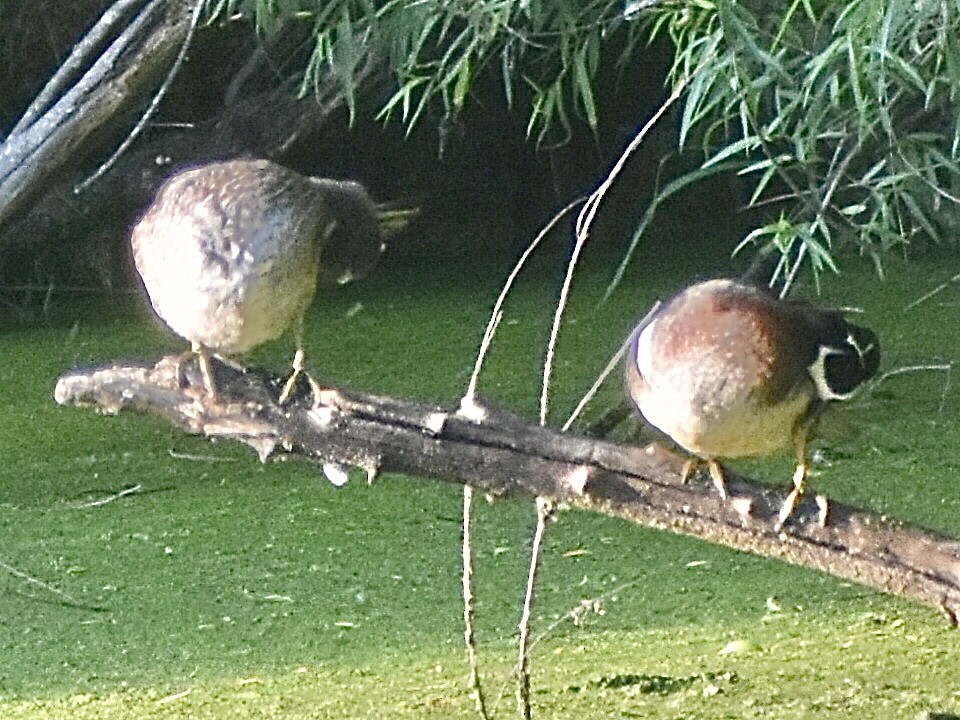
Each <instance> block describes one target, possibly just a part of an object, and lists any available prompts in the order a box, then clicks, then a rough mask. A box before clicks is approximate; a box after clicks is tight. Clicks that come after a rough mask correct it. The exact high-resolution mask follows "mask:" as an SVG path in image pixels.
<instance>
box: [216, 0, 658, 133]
mask: <svg viewBox="0 0 960 720" xmlns="http://www.w3.org/2000/svg"><path fill="white" fill-rule="evenodd" d="M208 9H209V12H210V14H211V16H212V17H223V16H230V15H234V14H237V13H239V14H247V15H253V16H254V17H255V18H256V23H257V27H258V28H259V29H261V30H262V31H264V32H270V31H271V30H273V29H275V28H277V27H279V26H280V25H281V23H282V20H283V18H289V17H292V16H298V17H299V18H300V19H305V18H309V19H310V21H311V22H313V25H314V37H315V45H314V52H313V56H312V58H311V59H310V62H309V65H308V67H307V69H306V72H305V73H304V75H303V81H302V86H301V90H302V91H303V92H309V90H310V88H311V87H313V86H314V85H315V84H317V83H318V81H319V79H320V78H322V77H323V76H324V75H326V74H329V73H332V74H333V75H334V76H335V77H337V78H338V79H339V80H340V82H341V85H342V87H343V89H344V90H345V94H346V96H347V98H348V100H347V101H348V104H349V105H350V107H351V110H353V109H354V107H355V102H356V94H357V90H358V88H357V87H355V86H354V84H353V78H354V77H355V76H356V71H357V69H358V68H359V67H361V66H363V65H364V63H366V62H368V61H371V60H373V61H375V62H380V63H383V64H385V65H386V66H387V67H389V68H390V72H392V73H393V74H394V76H395V78H396V89H395V91H394V92H393V93H392V95H391V96H390V97H389V98H388V99H387V101H386V102H385V103H384V105H383V108H382V109H381V111H380V117H381V119H383V120H388V119H391V118H398V119H400V120H401V121H402V122H404V123H405V124H406V125H407V126H408V127H410V128H412V127H413V126H414V125H415V124H416V123H417V122H418V121H421V120H422V119H423V118H424V116H425V113H426V112H427V110H428V109H430V108H431V107H432V105H433V104H434V103H437V104H439V106H440V107H441V108H442V119H441V124H442V125H448V124H451V123H455V122H456V120H457V117H458V114H459V113H460V111H461V110H462V109H463V107H464V106H465V105H466V103H467V101H468V99H469V96H470V91H471V89H472V87H473V86H474V83H475V81H476V79H477V78H478V77H479V76H480V75H481V74H483V73H485V72H495V73H498V74H499V75H500V77H501V78H502V85H503V92H504V94H505V96H506V98H507V100H508V101H509V102H510V103H513V102H515V100H516V98H517V97H518V96H519V95H521V94H522V95H523V97H524V98H525V100H527V99H528V102H529V108H530V110H529V113H530V114H529V126H528V131H529V134H530V135H531V136H532V137H535V138H536V139H537V141H538V142H541V143H542V142H548V141H549V142H562V141H563V140H564V139H565V138H566V137H567V136H569V133H570V132H571V129H572V124H573V122H574V121H575V118H576V117H577V116H579V118H581V119H582V120H584V121H586V123H587V124H588V125H589V126H590V127H591V128H596V126H597V123H598V122H599V111H598V108H597V100H596V97H595V93H594V80H595V78H596V77H597V75H598V73H599V71H600V64H601V45H602V43H603V42H604V40H605V39H606V38H607V37H608V36H609V35H610V34H611V33H615V32H619V31H620V30H621V29H622V28H623V29H625V31H626V33H627V35H628V37H629V38H630V44H629V45H628V48H629V47H632V43H633V42H635V41H636V39H637V38H639V37H640V34H639V33H638V30H639V27H638V26H636V25H635V24H634V23H629V22H625V17H624V13H623V6H622V2H617V1H615V0H594V1H593V2H586V3H584V2H578V1H577V0H480V1H479V2H475V1H472V0H470V1H468V0H457V1H455V2H447V1H446V0H387V1H386V2H373V1H372V0H329V1H327V0H313V1H310V0H301V1H300V2H296V0H211V1H210V2H209V4H208ZM627 55H629V49H628V50H627V51H625V56H627Z"/></svg>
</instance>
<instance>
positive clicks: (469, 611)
mask: <svg viewBox="0 0 960 720" xmlns="http://www.w3.org/2000/svg"><path fill="white" fill-rule="evenodd" d="M581 202H583V199H582V198H577V199H576V200H574V201H572V202H570V203H568V204H567V206H566V207H564V208H563V209H561V210H560V211H559V212H558V213H556V214H555V215H554V216H553V217H552V218H551V219H550V221H549V222H548V223H547V224H546V225H545V226H544V227H543V229H542V230H540V232H539V233H538V234H537V236H536V237H535V238H534V239H533V241H532V242H530V244H529V245H527V248H526V250H524V251H523V254H522V255H521V256H520V258H519V260H517V262H516V264H515V265H514V266H513V270H511V271H510V274H509V275H508V276H507V279H506V281H505V282H504V284H503V288H501V290H500V295H499V296H498V297H497V301H496V302H495V303H494V306H493V310H492V311H491V313H490V320H489V321H488V322H487V327H486V329H485V330H484V333H483V339H482V340H481V341H480V349H479V351H478V352H477V360H476V362H475V363H474V368H473V372H472V373H471V375H470V382H469V383H468V385H467V391H466V393H465V394H464V396H463V399H461V401H460V407H461V408H470V407H471V406H473V404H474V401H475V397H476V392H477V383H478V382H479V379H480V370H481V369H482V368H483V362H484V360H485V359H486V356H487V352H488V351H489V349H490V345H491V344H492V343H493V337H494V335H495V334H496V332H497V327H498V326H499V325H500V320H501V319H502V318H503V305H504V303H505V302H506V299H507V295H508V294H509V293H510V290H511V288H512V287H513V283H514V282H515V281H516V279H517V276H518V275H519V274H520V271H521V270H522V269H523V266H524V265H525V264H526V262H527V260H529V258H530V256H531V255H532V254H533V252H534V251H535V250H536V249H537V247H538V246H539V245H540V243H541V242H542V241H543V239H544V238H545V237H546V236H547V235H548V234H549V233H550V231H551V230H552V229H553V228H554V226H555V225H556V224H557V223H558V222H559V221H560V219H561V218H563V217H564V216H565V215H566V214H567V213H568V212H570V211H571V210H572V209H573V208H574V207H576V206H577V204H578V203H581ZM472 505H473V491H472V489H471V488H469V487H468V486H466V485H465V486H464V489H463V547H462V552H463V619H464V639H465V641H466V645H467V658H468V660H469V662H470V680H469V684H470V688H471V690H472V691H473V693H474V698H475V700H476V703H477V712H478V713H479V714H480V717H481V718H483V720H487V717H488V716H487V710H486V705H485V702H484V698H483V691H482V687H481V683H480V673H479V664H478V658H477V650H476V641H475V637H474V631H473V619H474V618H473V551H472V548H471V543H470V521H471V520H470V519H471V508H472Z"/></svg>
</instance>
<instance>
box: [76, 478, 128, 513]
mask: <svg viewBox="0 0 960 720" xmlns="http://www.w3.org/2000/svg"><path fill="white" fill-rule="evenodd" d="M142 490H143V485H140V484H139V483H138V484H136V485H132V486H131V487H128V488H124V489H123V490H121V491H120V492H118V493H114V494H113V495H108V496H107V497H105V498H101V499H100V500H92V501H90V502H85V503H82V504H80V505H74V506H73V507H74V508H76V509H77V510H81V509H84V508H93V507H101V506H103V505H106V504H107V503H112V502H113V501H114V500H119V499H120V498H122V497H126V496H127V495H133V494H134V493H138V492H141V491H142Z"/></svg>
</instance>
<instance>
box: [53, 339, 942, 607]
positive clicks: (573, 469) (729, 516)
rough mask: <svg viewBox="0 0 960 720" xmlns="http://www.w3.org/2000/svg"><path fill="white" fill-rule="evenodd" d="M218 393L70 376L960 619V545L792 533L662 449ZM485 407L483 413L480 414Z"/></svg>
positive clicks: (177, 418) (149, 375)
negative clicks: (791, 568)
mask: <svg viewBox="0 0 960 720" xmlns="http://www.w3.org/2000/svg"><path fill="white" fill-rule="evenodd" d="M216 371H217V383H218V387H219V389H220V393H219V398H218V401H217V402H212V401H211V400H210V398H209V397H208V396H207V394H206V391H205V390H204V388H203V385H202V381H201V380H200V379H199V376H198V373H197V371H196V370H195V368H194V367H193V363H191V362H184V363H183V364H182V366H181V367H180V368H179V370H178V358H176V357H167V358H162V359H161V360H160V361H159V362H157V363H156V364H152V363H147V364H142V363H141V364H137V363H131V364H115V365H107V366H104V367H101V368H93V369H85V370H76V371H72V372H69V373H67V374H65V375H64V376H63V377H61V378H60V379H59V381H58V383H57V386H56V391H55V397H56V400H57V402H59V403H60V404H62V405H92V406H94V407H97V408H99V409H100V410H101V411H104V412H107V413H117V412H120V411H136V412H141V413H148V414H153V415H159V416H161V417H164V418H166V419H168V420H169V421H170V422H172V423H174V424H175V425H177V426H179V427H181V428H183V429H184V430H186V431H187V432H190V433H195V434H202V435H206V436H208V437H211V438H225V439H232V440H237V441H240V442H243V443H246V444H247V445H249V446H251V447H252V448H253V449H254V450H256V452H257V453H258V455H259V456H260V458H261V459H262V460H266V459H268V458H269V457H271V456H273V455H276V454H288V455H296V456H301V457H303V458H306V459H309V460H312V461H315V462H317V463H337V464H340V465H349V466H352V467H357V468H361V469H362V470H363V471H364V472H365V473H366V475H367V477H368V478H370V479H373V478H375V477H377V476H378V475H381V474H402V475H405V476H410V477H417V478H425V479H427V478H429V479H433V480H440V481H444V482H452V483H457V484H467V485H470V486H472V487H474V488H477V489H479V490H481V491H483V492H486V493H490V494H493V495H504V494H507V493H521V494H525V495H529V496H532V497H539V498H544V499H546V500H549V501H551V502H553V503H564V504H567V505H570V506H573V507H577V508H580V509H583V510H589V511H594V512H601V513H605V514H608V515H613V516H617V517H621V518H625V519H627V520H629V521H631V522H634V523H636V524H638V525H645V526H649V527H654V528H658V529H662V530H669V531H672V532H676V533H682V534H685V535H691V536H694V537H698V538H701V539H703V540H707V541H709V542H714V543H718V544H721V545H726V546H728V547H732V548H736V549H739V550H746V551H749V552H753V553H756V554H758V555H764V556H767V557H774V558H778V559H781V560H784V561H786V562H789V563H792V564H796V565H802V566H805V567H809V568H814V569H817V570H820V571H823V572H827V573H830V574H832V575H836V576H838V577H842V578H845V579H847V580H852V581H855V582H858V583H861V584H864V585H868V586H871V587H874V588H877V589H880V590H883V591H885V592H888V593H891V594H895V595H901V596H905V597H910V598H913V599H916V600H920V601H921V602H924V603H927V604H930V605H932V606H934V607H937V608H939V609H941V610H942V611H943V612H944V613H945V614H946V615H947V617H948V618H949V619H950V621H951V622H952V623H953V624H956V622H957V618H958V615H960V541H958V540H955V539H949V538H944V537H941V536H938V535H936V534H934V533H931V532H927V531H924V530H922V529H918V528H913V527H909V526H907V525H905V524H903V523H900V522H897V521H895V520H890V519H887V518H881V517H879V516H877V515H873V514H869V513H865V512H861V511H859V510H856V509H854V508H851V507H847V506H844V505H841V504H839V503H833V502H831V503H830V504H829V516H828V520H827V523H826V525H825V526H822V525H821V524H820V523H818V522H817V518H818V514H819V513H820V512H821V510H822V509H821V508H818V507H815V504H814V503H813V502H812V501H810V502H807V503H805V504H802V505H801V506H800V507H799V508H798V511H797V513H796V517H795V522H794V523H793V524H792V525H791V526H790V527H789V528H788V531H787V532H785V533H779V534H778V533H777V532H776V531H774V529H773V528H774V526H775V524H776V521H777V512H778V510H779V508H780V505H781V503H782V502H783V499H784V493H782V492H780V491H776V490H771V489H769V488H765V487H762V486H760V485H759V484H757V483H755V482H750V481H746V480H733V481H731V482H730V486H729V492H730V497H729V498H728V500H727V501H726V502H721V501H720V499H719V498H718V497H717V494H716V493H715V491H713V489H712V488H711V486H709V484H698V483H692V484H683V483H682V482H681V481H680V468H681V465H682V462H683V461H682V459H680V458H677V457H675V456H673V455H672V454H670V453H668V452H666V451H665V450H663V449H662V448H659V447H658V446H649V447H638V446H630V445H620V444H616V443H612V442H608V441H604V440H596V439H592V438H587V437H582V436H578V435H574V434H571V433H566V432H559V431H557V430H554V429H551V428H546V427H541V426H538V425H535V424H531V423H528V422H526V421H525V420H523V419H521V418H518V417H516V416H514V415H511V414H509V413H505V412H502V411H498V410H493V409H489V408H483V407H482V406H478V405H476V404H475V405H474V406H472V408H471V409H470V412H467V413H461V412H458V411H457V409H448V408H441V407H436V406H432V405H425V404H423V403H417V402H412V401H407V400H400V399H395V398H389V397H380V396H375V395H369V394H363V393H358V392H354V391H347V390H339V391H331V392H328V393H327V396H328V401H326V402H325V403H324V404H321V405H319V406H316V407H311V405H310V404H309V403H308V402H307V401H306V400H303V401H295V402H293V403H291V404H290V405H287V406H284V407H280V406H278V405H277V403H276V398H277V395H278V388H277V386H276V383H275V382H273V381H271V380H270V379H269V378H267V377H265V376H263V375H261V374H259V373H257V372H254V371H248V372H241V371H239V370H236V369H234V368H231V367H229V366H226V365H222V364H220V363H217V365H216ZM478 408H479V409H480V412H478Z"/></svg>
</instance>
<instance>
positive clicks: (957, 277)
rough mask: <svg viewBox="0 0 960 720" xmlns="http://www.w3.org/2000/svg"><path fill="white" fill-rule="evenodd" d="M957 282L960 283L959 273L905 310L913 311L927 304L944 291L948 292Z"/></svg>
mask: <svg viewBox="0 0 960 720" xmlns="http://www.w3.org/2000/svg"><path fill="white" fill-rule="evenodd" d="M955 282H960V273H957V274H956V275H954V276H953V277H952V278H950V279H949V280H947V281H946V282H945V283H940V284H939V285H937V287H935V288H934V289H933V290H931V291H930V292H928V293H925V294H924V295H921V296H920V297H918V298H917V299H916V300H914V301H913V302H911V303H910V304H909V305H907V306H906V307H905V308H904V310H912V309H913V308H915V307H917V306H918V305H920V304H922V303H925V302H926V301H927V300H929V299H930V298H932V297H934V296H935V295H938V294H940V293H941V292H943V291H944V290H946V289H947V288H948V287H950V285H951V284H952V283H955Z"/></svg>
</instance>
